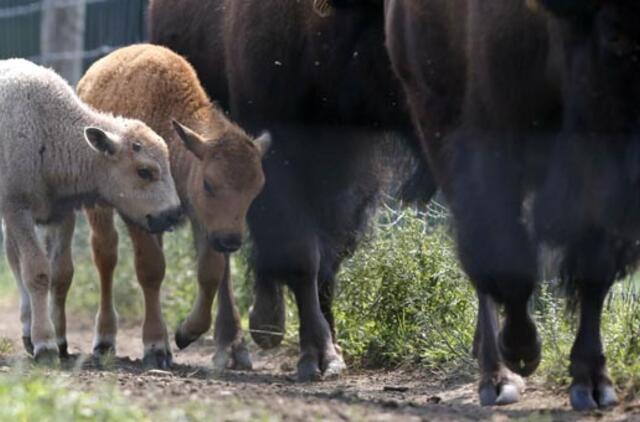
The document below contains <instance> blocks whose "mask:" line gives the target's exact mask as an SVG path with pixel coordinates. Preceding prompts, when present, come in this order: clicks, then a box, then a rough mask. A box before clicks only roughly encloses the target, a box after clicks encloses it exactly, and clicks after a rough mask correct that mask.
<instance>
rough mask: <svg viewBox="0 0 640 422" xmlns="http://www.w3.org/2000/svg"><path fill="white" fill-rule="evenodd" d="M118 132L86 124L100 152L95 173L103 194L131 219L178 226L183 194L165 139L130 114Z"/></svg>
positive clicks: (150, 225) (157, 227)
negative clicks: (173, 171) (176, 180)
mask: <svg viewBox="0 0 640 422" xmlns="http://www.w3.org/2000/svg"><path fill="white" fill-rule="evenodd" d="M120 127H121V130H120V131H119V133H114V132H113V131H112V132H109V131H107V130H104V129H101V128H98V127H87V128H85V131H84V134H85V139H86V141H87V143H88V144H89V146H90V147H91V148H92V149H93V150H94V151H95V152H96V153H98V154H100V157H101V158H100V160H98V161H97V165H96V167H97V168H95V169H93V170H94V171H95V175H96V177H97V178H98V183H97V184H98V194H99V196H100V197H101V198H102V199H104V200H105V201H106V202H108V203H109V204H110V205H112V206H113V207H114V208H116V209H117V210H118V211H119V212H120V214H121V215H122V216H123V217H124V218H125V219H126V220H128V221H130V222H132V223H134V224H136V225H138V226H140V227H142V228H143V229H146V230H148V231H150V232H153V233H159V232H162V231H164V230H167V229H169V228H171V227H172V226H174V225H175V224H176V223H177V222H178V220H179V217H180V200H179V198H178V194H177V192H176V188H175V184H174V182H173V178H172V177H171V171H170V168H169V152H168V149H167V145H166V143H165V142H164V141H163V140H162V138H160V136H158V135H157V134H156V133H155V132H154V131H153V130H151V129H150V128H149V127H148V126H146V125H145V124H143V123H142V122H138V121H134V120H126V121H125V122H124V124H123V125H121V126H120Z"/></svg>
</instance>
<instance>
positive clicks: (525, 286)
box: [450, 137, 540, 405]
mask: <svg viewBox="0 0 640 422" xmlns="http://www.w3.org/2000/svg"><path fill="white" fill-rule="evenodd" d="M483 140H484V139H483V138H482V137H474V138H473V141H472V142H466V141H467V139H464V138H457V139H456V138H452V140H451V142H452V143H454V145H456V144H455V143H456V142H458V144H457V147H458V150H457V151H456V154H454V156H453V158H454V161H453V166H452V167H451V168H452V169H455V171H456V175H455V177H452V178H451V180H453V183H452V184H451V185H450V189H451V191H450V197H451V199H452V201H451V204H452V210H453V213H454V216H455V219H456V227H457V237H458V249H459V252H460V259H461V262H462V265H463V267H464V269H465V271H466V272H467V273H468V274H469V276H470V278H471V279H472V280H473V282H474V284H475V286H476V289H477V291H478V298H479V310H478V333H477V334H476V347H475V351H476V353H477V358H478V362H479V364H480V371H481V381H480V387H479V393H480V401H481V403H482V404H483V405H493V404H508V403H512V402H515V401H517V400H519V397H520V394H521V393H522V392H523V389H524V382H523V381H522V379H521V378H520V377H519V376H518V375H516V374H515V373H514V372H512V371H513V370H516V371H517V372H520V373H522V374H526V373H530V372H531V371H533V369H535V367H536V366H537V364H538V361H539V356H540V343H539V339H538V335H537V332H536V328H535V325H534V324H533V322H532V320H531V318H530V316H529V314H528V310H527V302H528V300H529V298H530V296H531V294H532V292H533V289H534V287H535V280H536V274H537V257H536V248H535V246H534V245H533V242H532V241H531V239H530V238H529V235H528V233H527V231H526V228H525V227H524V224H523V223H522V219H521V214H522V187H521V182H520V178H519V174H520V168H519V164H518V161H517V159H516V157H513V156H511V154H510V153H509V150H508V149H501V148H499V147H497V146H496V145H495V143H492V142H491V141H490V140H487V141H489V142H486V143H485V142H483ZM459 142H466V143H465V144H460V143H459ZM451 194H453V195H451ZM497 304H502V305H504V309H505V323H504V328H503V330H502V332H501V333H500V334H499V333H498V332H499V328H498V327H499V324H498V319H497V314H496V312H497V310H496V306H497ZM510 368H511V369H510Z"/></svg>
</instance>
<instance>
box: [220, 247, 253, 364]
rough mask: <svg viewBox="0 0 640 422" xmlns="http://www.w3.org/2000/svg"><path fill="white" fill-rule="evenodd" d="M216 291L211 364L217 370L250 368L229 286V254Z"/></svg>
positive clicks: (249, 359) (249, 360)
mask: <svg viewBox="0 0 640 422" xmlns="http://www.w3.org/2000/svg"><path fill="white" fill-rule="evenodd" d="M218 292H219V295H218V315H217V317H216V326H215V331H214V333H215V334H214V339H215V342H216V353H215V355H214V357H213V366H214V368H215V369H217V370H219V371H222V370H225V369H226V368H231V369H242V370H251V369H252V368H253V364H252V363H251V357H250V356H249V350H248V349H247V346H246V344H245V341H244V335H243V333H242V325H241V324H240V314H239V313H238V309H237V308H236V304H235V299H234V296H233V290H232V288H231V276H230V274H229V255H225V270H224V276H223V277H222V282H221V283H220V287H219V288H218Z"/></svg>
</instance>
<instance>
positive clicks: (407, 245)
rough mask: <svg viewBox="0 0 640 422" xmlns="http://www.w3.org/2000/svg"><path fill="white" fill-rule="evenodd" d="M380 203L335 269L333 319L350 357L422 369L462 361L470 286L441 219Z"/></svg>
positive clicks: (470, 314) (468, 336) (472, 309)
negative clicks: (366, 231) (370, 226)
mask: <svg viewBox="0 0 640 422" xmlns="http://www.w3.org/2000/svg"><path fill="white" fill-rule="evenodd" d="M426 217H427V216H426V215H425V214H423V213H420V212H417V211H415V210H404V211H395V210H392V209H387V210H386V211H384V212H383V213H382V215H381V216H380V218H379V223H378V224H377V225H376V228H375V231H374V232H373V233H372V235H371V236H370V237H369V239H367V240H365V242H363V244H362V245H361V246H360V248H359V249H358V251H357V252H356V254H355V255H354V256H353V258H352V259H350V260H349V261H348V262H347V263H346V264H345V265H344V267H343V269H342V272H341V273H340V277H339V279H340V287H339V291H338V295H337V302H336V310H335V311H336V320H337V324H338V327H337V328H338V336H339V341H340V344H341V346H342V347H343V350H344V351H345V353H346V355H347V357H348V358H349V359H350V360H351V363H352V364H361V365H365V366H386V367H388V366H395V365H399V364H403V363H418V364H419V365H421V366H423V367H427V368H430V369H443V368H449V367H453V366H456V365H460V364H463V363H464V364H466V363H469V362H470V354H469V350H470V344H471V340H472V338H473V331H474V324H473V321H474V318H475V313H476V300H475V294H474V292H473V289H472V287H471V285H470V284H469V282H468V281H467V279H466V277H465V275H464V274H463V272H462V271H461V269H460V267H459V266H458V264H457V260H456V253H455V250H454V248H453V244H452V241H451V238H450V235H449V233H448V232H447V229H446V226H444V225H440V226H434V225H432V224H430V222H429V219H428V218H426Z"/></svg>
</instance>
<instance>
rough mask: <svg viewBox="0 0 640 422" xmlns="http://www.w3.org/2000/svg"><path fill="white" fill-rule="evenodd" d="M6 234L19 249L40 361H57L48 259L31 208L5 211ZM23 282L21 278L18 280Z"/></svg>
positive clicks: (22, 276) (35, 353)
mask: <svg viewBox="0 0 640 422" xmlns="http://www.w3.org/2000/svg"><path fill="white" fill-rule="evenodd" d="M3 217H4V221H5V225H6V229H7V237H9V238H11V242H13V245H14V247H15V250H17V256H18V260H19V262H20V279H21V281H22V282H23V283H24V285H25V287H26V289H27V291H28V294H29V299H30V303H31V341H32V343H33V354H34V357H35V358H36V360H37V361H44V362H51V363H53V362H57V360H58V345H57V343H56V341H55V334H54V329H53V324H52V322H51V319H50V317H49V306H48V303H47V302H48V300H47V297H48V295H49V286H50V280H51V277H50V269H49V260H48V259H47V256H46V254H45V252H44V250H43V248H42V247H41V246H40V244H39V242H38V238H37V236H36V231H35V221H34V219H33V216H32V215H31V213H30V212H29V211H24V210H8V211H5V213H4V215H3ZM18 282H20V281H18Z"/></svg>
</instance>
